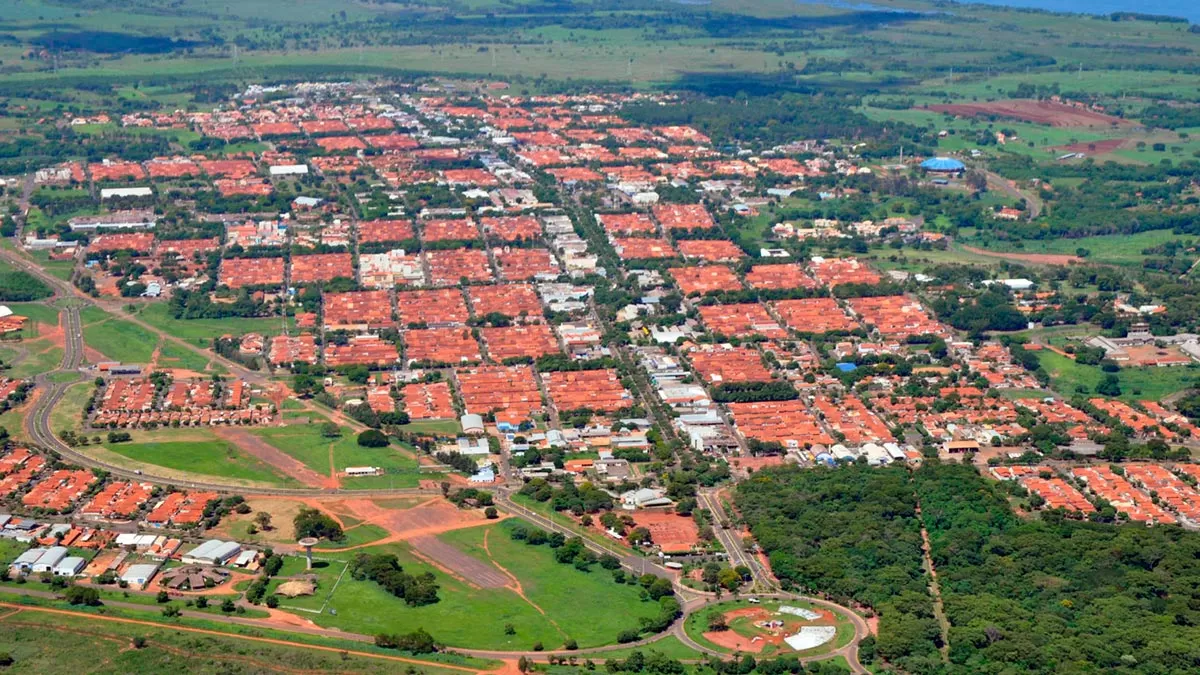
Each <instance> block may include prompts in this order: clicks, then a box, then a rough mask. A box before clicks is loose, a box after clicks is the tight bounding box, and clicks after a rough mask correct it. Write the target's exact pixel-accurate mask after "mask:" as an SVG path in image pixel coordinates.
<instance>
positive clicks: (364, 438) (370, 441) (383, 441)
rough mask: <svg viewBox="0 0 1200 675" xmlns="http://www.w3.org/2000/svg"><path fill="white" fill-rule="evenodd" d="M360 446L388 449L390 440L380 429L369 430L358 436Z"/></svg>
mask: <svg viewBox="0 0 1200 675" xmlns="http://www.w3.org/2000/svg"><path fill="white" fill-rule="evenodd" d="M358 444H359V445H361V446H362V447H364V448H386V447H387V446H388V438H387V435H385V434H384V433H383V432H382V431H379V430H378V429H367V430H366V431H364V432H362V433H361V434H359V435H358Z"/></svg>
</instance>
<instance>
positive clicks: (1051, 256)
mask: <svg viewBox="0 0 1200 675" xmlns="http://www.w3.org/2000/svg"><path fill="white" fill-rule="evenodd" d="M962 249H963V250H964V251H966V252H968V253H974V254H976V255H985V256H988V257H989V258H1003V259H1005V260H1013V261H1015V262H1023V263H1031V264H1034V265H1071V264H1073V263H1081V262H1083V258H1080V257H1079V256H1077V255H1065V254H1055V253H1001V252H1000V251H989V250H987V249H982V248H976V247H974V246H963V247H962Z"/></svg>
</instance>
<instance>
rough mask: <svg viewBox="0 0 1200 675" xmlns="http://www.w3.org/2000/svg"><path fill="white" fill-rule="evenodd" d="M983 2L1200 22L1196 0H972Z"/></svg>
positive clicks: (983, 3)
mask: <svg viewBox="0 0 1200 675" xmlns="http://www.w3.org/2000/svg"><path fill="white" fill-rule="evenodd" d="M972 1H973V2H974V3H976V4H980V5H1001V6H1005V7H1029V8H1033V9H1044V10H1048V11H1051V12H1074V13H1077V14H1112V13H1113V12H1139V13H1141V14H1161V15H1164V16H1181V17H1183V18H1185V19H1187V20H1188V21H1191V22H1192V23H1200V2H1196V0H972Z"/></svg>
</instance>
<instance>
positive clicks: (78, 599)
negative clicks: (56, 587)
mask: <svg viewBox="0 0 1200 675" xmlns="http://www.w3.org/2000/svg"><path fill="white" fill-rule="evenodd" d="M63 598H64V599H66V601H67V603H68V604H72V605H87V606H88V607H96V606H99V604H100V591H97V590H96V589H94V588H88V587H86V586H70V587H68V588H67V590H66V591H64V592H63Z"/></svg>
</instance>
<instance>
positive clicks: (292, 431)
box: [250, 424, 417, 489]
mask: <svg viewBox="0 0 1200 675" xmlns="http://www.w3.org/2000/svg"><path fill="white" fill-rule="evenodd" d="M250 433H252V434H254V435H255V436H258V437H259V438H261V439H263V440H264V441H266V442H267V443H269V444H271V445H273V446H275V447H276V448H278V449H279V450H281V451H282V452H285V453H287V454H289V455H291V456H292V457H295V458H296V459H298V460H300V461H301V462H303V463H304V465H305V466H307V467H309V468H310V469H312V470H313V471H316V472H317V473H319V474H321V475H329V470H330V464H329V462H330V457H332V459H333V469H334V470H335V471H343V470H344V469H345V468H346V467H348V466H375V467H379V468H381V469H383V470H384V472H385V473H384V475H382V476H367V477H362V478H346V479H344V481H343V484H344V486H345V487H346V488H349V489H377V488H385V487H396V488H406V487H416V486H417V462H416V460H414V459H412V458H411V457H409V456H406V455H404V454H401V453H400V452H399V451H398V448H397V447H396V446H391V447H387V448H364V447H362V446H360V445H359V444H358V442H357V440H356V435H355V434H354V433H353V432H351V430H350V429H349V428H343V429H342V435H341V436H340V437H339V438H335V439H329V438H324V437H323V436H321V425H319V424H291V425H288V426H286V427H265V428H260V429H253V430H251V431H250Z"/></svg>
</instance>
